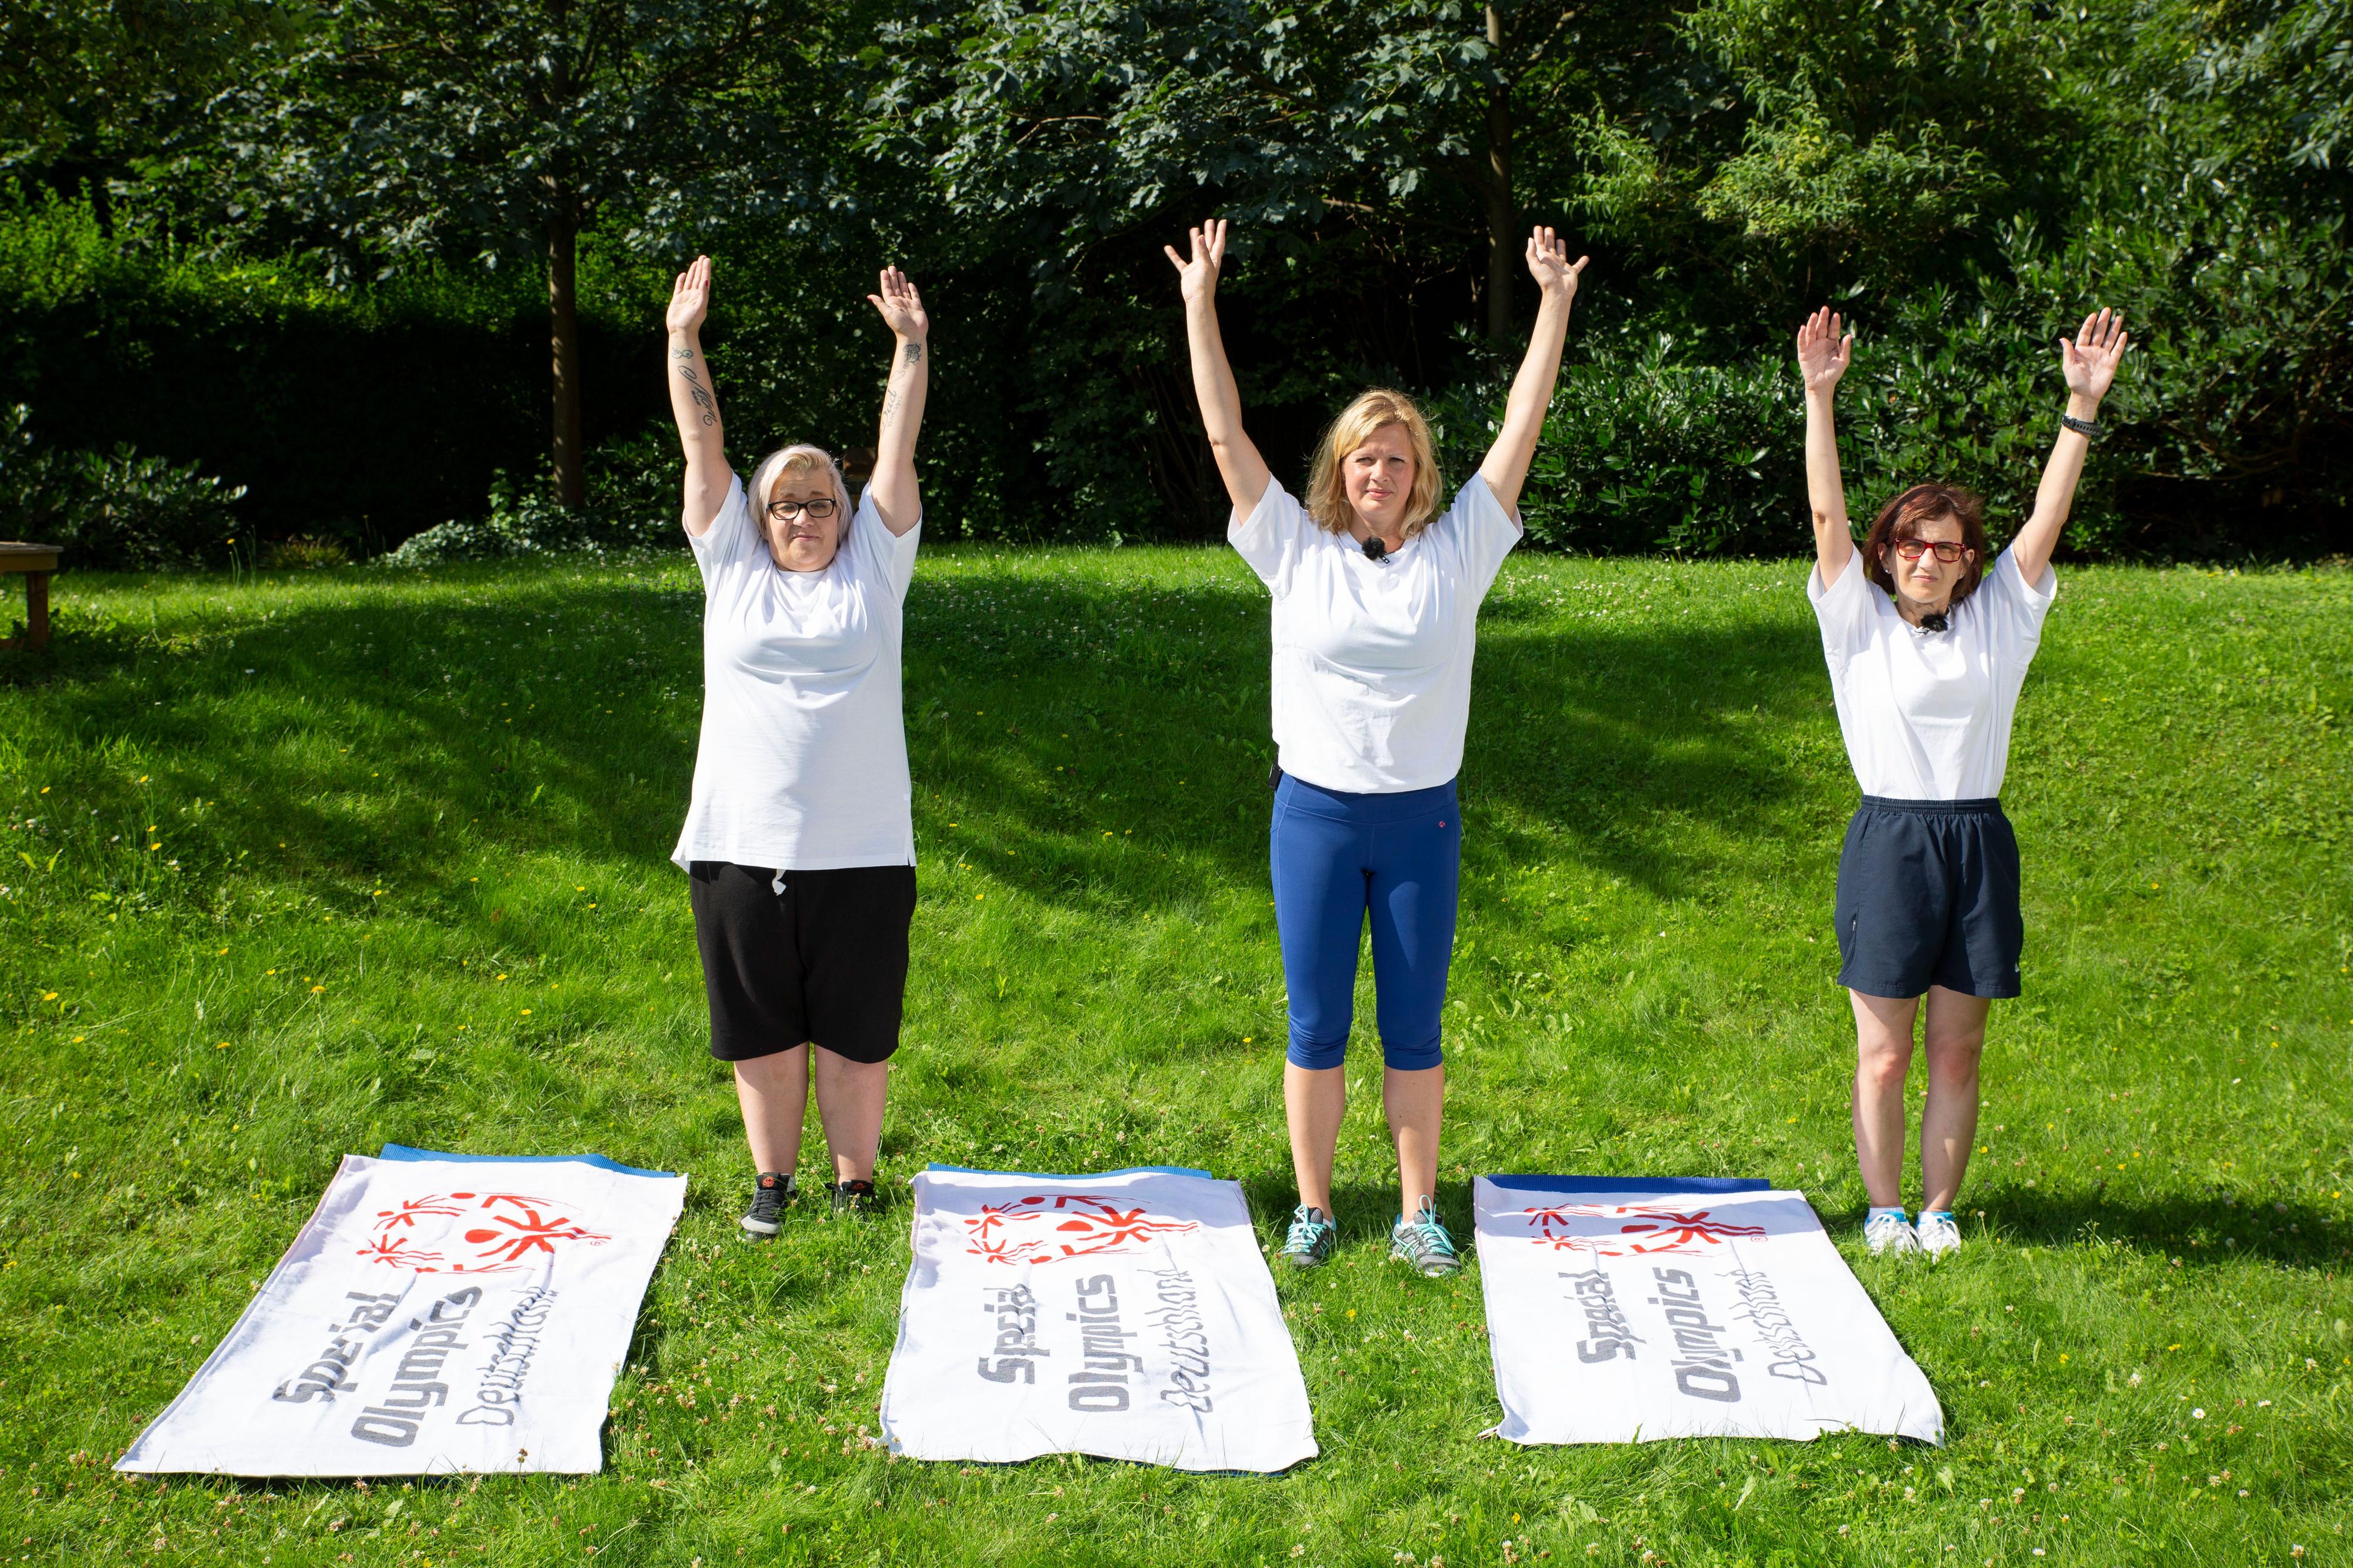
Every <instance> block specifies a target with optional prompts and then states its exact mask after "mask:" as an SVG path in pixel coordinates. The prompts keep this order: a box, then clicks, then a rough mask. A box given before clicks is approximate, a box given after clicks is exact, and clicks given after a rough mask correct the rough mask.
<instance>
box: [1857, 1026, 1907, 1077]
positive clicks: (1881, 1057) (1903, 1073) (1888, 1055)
mask: <svg viewBox="0 0 2353 1568" xmlns="http://www.w3.org/2000/svg"><path fill="white" fill-rule="evenodd" d="M1911 1075H1912V1042H1911V1041H1909V1040H1885V1039H1881V1040H1874V1039H1868V1038H1866V1039H1864V1040H1862V1042H1860V1044H1859V1045H1858V1046H1857V1047H1856V1051H1855V1076H1856V1077H1857V1078H1859V1079H1862V1081H1863V1082H1865V1083H1869V1084H1873V1085H1874V1086H1876V1087H1878V1088H1881V1089H1901V1088H1903V1087H1904V1080H1905V1079H1907V1078H1909V1077H1910V1076H1911Z"/></svg>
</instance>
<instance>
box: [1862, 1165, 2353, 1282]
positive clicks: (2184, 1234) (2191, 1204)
mask: <svg viewBox="0 0 2353 1568" xmlns="http://www.w3.org/2000/svg"><path fill="white" fill-rule="evenodd" d="M1978 1207H1982V1208H1983V1209H1984V1210H1985V1214H1986V1220H1987V1223H1989V1224H1990V1225H1992V1226H1995V1227H1996V1229H1997V1231H1998V1233H1999V1234H2000V1236H2002V1237H2004V1238H2005V1239H2007V1240H2010V1241H2012V1242H2027V1243H2031V1244H2033V1245H2035V1246H2047V1247H2061V1246H2070V1245H2083V1244H2085V1243H2103V1244H2105V1245H2107V1246H2111V1247H2134V1248H2136V1249H2137V1250H2140V1251H2143V1252H2149V1253H2154V1254H2157V1255H2158V1256H2160V1257H2163V1258H2168V1259H2171V1260H2175V1261H2178V1262H2179V1264H2180V1265H2181V1267H2182V1268H2208V1267H2211V1266H2213V1265H2215V1264H2219V1263H2225V1262H2232V1261H2235V1260H2237V1259H2239V1258H2259V1259H2261V1260H2263V1262H2265V1263H2269V1264H2274V1265H2277V1266H2279V1267H2281V1268H2302V1269H2322V1270H2340V1269H2342V1268H2345V1266H2346V1259H2347V1258H2348V1257H2353V1245H2348V1244H2353V1234H2348V1230H2347V1228H2346V1227H2345V1226H2343V1225H2341V1224H2340V1223H2338V1222H2337V1220H2336V1219H2335V1218H2334V1217H2333V1216H2332V1215H2329V1214H2328V1213H2327V1212H2326V1211H2325V1210H2323V1209H2321V1208H2317V1207H2316V1206H2314V1205H2311V1204H2309V1203H2305V1202H2301V1201H2290V1202H2284V1203H2232V1202H2230V1201H2228V1200H2226V1199H2224V1198H2223V1197H2222V1196H2221V1195H2220V1194H2214V1195H2211V1196H2201V1195H2200V1194H2194V1193H2179V1194H2160V1193H2156V1192H2152V1191H2149V1190H2147V1189H2143V1188H2134V1189H2132V1190H2129V1191H2126V1190H2122V1189H2117V1190H2111V1189H2110V1188H2109V1187H2108V1186H2107V1184H2105V1183H2102V1184H2096V1185H2094V1186H2093V1187H2092V1188H2091V1189H2090V1190H2089V1191H2087V1192H2084V1193H2081V1194H2066V1193H2051V1194H2043V1193H2042V1192H2041V1191H2040V1190H2037V1191H2034V1192H2024V1191H2020V1190H2017V1189H2011V1190H2009V1191H2005V1192H2003V1193H2002V1194H2000V1197H1999V1199H1998V1200H1996V1199H1992V1198H1986V1197H1974V1198H1969V1199H1968V1208H1969V1209H1975V1208H1978ZM1964 1212H1968V1211H1967V1210H1965V1211H1964ZM1853 1217H1854V1219H1855V1221H1856V1223H1858V1224H1860V1223H1861V1220H1862V1211H1861V1210H1860V1209H1858V1210H1857V1211H1856V1212H1855V1215H1854V1216H1853Z"/></svg>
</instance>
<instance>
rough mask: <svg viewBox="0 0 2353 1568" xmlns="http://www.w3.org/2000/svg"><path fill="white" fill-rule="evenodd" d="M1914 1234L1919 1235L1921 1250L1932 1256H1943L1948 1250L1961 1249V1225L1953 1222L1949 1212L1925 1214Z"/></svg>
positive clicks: (1956, 1250)
mask: <svg viewBox="0 0 2353 1568" xmlns="http://www.w3.org/2000/svg"><path fill="white" fill-rule="evenodd" d="M1914 1234H1915V1236H1917V1237H1919V1241H1920V1250H1921V1251H1922V1252H1924V1253H1926V1254H1927V1255H1928V1256H1929V1257H1931V1258H1942V1257H1943V1256H1944V1255H1945V1254H1947V1252H1958V1251H1959V1250H1960V1249H1961V1227H1960V1226H1957V1225H1955V1224H1954V1223H1953V1216H1952V1215H1949V1214H1924V1215H1921V1216H1920V1224H1919V1226H1918V1227H1917V1228H1916V1229H1915V1232H1914Z"/></svg>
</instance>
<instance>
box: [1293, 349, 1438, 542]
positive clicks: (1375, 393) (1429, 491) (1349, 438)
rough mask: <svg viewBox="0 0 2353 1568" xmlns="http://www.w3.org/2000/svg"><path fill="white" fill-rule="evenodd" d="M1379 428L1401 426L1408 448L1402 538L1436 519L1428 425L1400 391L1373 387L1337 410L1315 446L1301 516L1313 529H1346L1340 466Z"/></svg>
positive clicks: (1434, 461)
mask: <svg viewBox="0 0 2353 1568" xmlns="http://www.w3.org/2000/svg"><path fill="white" fill-rule="evenodd" d="M1384 425H1402V426H1405V433H1406V437H1407V439H1408V440H1409V441H1410V442H1411V443H1412V446H1413V493H1412V494H1411V495H1410V496H1409V497H1407V498H1406V508H1405V536H1406V537H1407V538H1408V539H1411V538H1412V537H1413V536H1414V535H1415V534H1417V533H1419V532H1420V531H1422V530H1423V529H1425V528H1428V527H1429V526H1430V522H1431V521H1432V520H1433V519H1435V518H1436V517H1437V516H1438V492H1439V486H1440V475H1439V472H1438V446H1437V443H1435V442H1434V441H1432V440H1431V439H1430V421H1429V420H1427V419H1425V418H1423V417H1422V416H1421V410H1420V409H1419V407H1417V406H1415V405H1414V401H1413V399H1412V398H1410V397H1408V396H1407V395H1405V394H1404V393H1402V392H1391V391H1390V390H1389V389H1388V388H1387V387H1385V386H1377V387H1375V388H1373V389H1372V390H1371V391H1370V392H1366V393H1362V394H1359V395H1357V398H1356V401H1355V402H1354V403H1351V404H1350V405H1348V406H1347V407H1345V408H1344V409H1342V410H1340V417H1338V418H1337V419H1335V420H1333V421H1332V425H1331V427H1330V428H1329V429H1327V430H1325V431H1324V439H1323V440H1322V441H1320V442H1318V443H1317V444H1316V447H1315V462H1314V466H1313V467H1312V468H1309V469H1308V473H1307V515H1308V516H1309V517H1312V518H1314V520H1315V524H1316V526H1317V527H1319V528H1322V529H1324V530H1325V531H1328V532H1332V533H1345V532H1347V531H1348V525H1349V524H1350V523H1351V522H1352V521H1355V519H1356V511H1355V509H1353V508H1352V507H1350V506H1349V505H1348V487H1347V481H1346V479H1345V478H1344V477H1343V476H1342V475H1341V472H1340V465H1341V464H1342V463H1343V462H1345V461H1346V460H1347V458H1348V455H1349V454H1350V453H1352V452H1354V451H1355V450H1356V448H1357V447H1361V446H1363V445H1364V444H1365V443H1366V441H1367V440H1368V439H1370V438H1371V437H1372V434H1373V432H1374V431H1376V430H1378V429H1379V428H1380V427H1381V426H1384Z"/></svg>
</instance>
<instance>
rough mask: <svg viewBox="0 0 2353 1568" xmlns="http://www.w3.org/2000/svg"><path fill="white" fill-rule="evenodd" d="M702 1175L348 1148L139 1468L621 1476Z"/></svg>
mask: <svg viewBox="0 0 2353 1568" xmlns="http://www.w3.org/2000/svg"><path fill="white" fill-rule="evenodd" d="M685 1197H686V1178H685V1177H684V1176H680V1175H671V1174H670V1173H666V1172H659V1171H637V1170H632V1169H630V1168H629V1167H628V1166H626V1165H617V1164H614V1163H612V1162H611V1161H609V1160H606V1159H604V1158H602V1157H601V1156H597V1155H593V1154H592V1155H585V1156H582V1157H580V1158H577V1159H564V1158H557V1159H512V1160H510V1159H499V1158H496V1157H480V1156H470V1155H461V1154H434V1153H428V1152H425V1151H423V1150H417V1149H406V1148H403V1147H401V1146H400V1145H398V1144H388V1145H386V1146H385V1152H384V1154H383V1156H382V1157H381V1158H378V1159H373V1160H371V1159H369V1158H367V1157H366V1156H364V1155H360V1154H346V1155H345V1156H343V1165H342V1167H341V1168H340V1169H338V1170H337V1171H336V1172H335V1178H334V1180H333V1181H332V1182H331V1183H329V1184H328V1185H327V1192H326V1195H325V1196H324V1197H322V1198H321V1199H320V1200H319V1206H318V1208H317V1210H316V1211H315V1212H313V1213H312V1215H311V1219H310V1223H308V1224H307V1225H305V1226H303V1227H302V1230H301V1234H300V1235H298V1236H297V1237H295V1238H294V1245H293V1246H292V1247H289V1248H288V1249H287V1252H286V1256H285V1257H284V1258H280V1260H279V1264H278V1267H277V1268H275V1269H274V1270H272V1271H271V1273H270V1276H269V1280H268V1281H267V1282H266V1283H265V1284H264V1285H263V1286H262V1288H261V1293H260V1294H259V1295H258V1296H256V1297H255V1298H254V1299H253V1301H252V1303H251V1304H250V1305H248V1307H247V1308H246V1310H245V1315H244V1316H242V1317H240V1318H239V1319H237V1326H236V1327H235V1328H233V1329H231V1330H230V1331H229V1334H228V1337H227V1339H225V1340H223V1341H222V1342H221V1343H220V1347H219V1348H218V1349H216V1350H215V1351H214V1352H213V1353H212V1354H211V1356H209V1357H208V1358H206V1362H205V1364H204V1365H203V1366H202V1367H201V1368H199V1369H198V1370H197V1372H196V1375H195V1377H194V1378H192V1379H190V1380H189V1383H188V1385H187V1387H186V1388H185V1389H183V1390H181V1392H180V1396H179V1397H178V1398H177V1399H174V1401H173V1402H172V1403H171V1405H170V1406H169V1407H168V1408H166V1409H165V1410H164V1414H163V1415H159V1416H157V1417H156V1418H155V1420H154V1422H153V1425H151V1426H149V1427H148V1428H147V1430H146V1431H144V1432H142V1433H141V1434H140V1435H139V1440H138V1441H137V1442H135V1443H133V1444H132V1445H131V1447H130V1449H129V1450H128V1451H127V1452H125V1453H124V1455H123V1456H122V1458H121V1462H120V1463H118V1464H117V1465H116V1466H115V1468H117V1469H119V1470H143V1471H165V1472H170V1473H174V1474H178V1473H183V1472H194V1473H197V1474H206V1475H227V1476H409V1475H427V1474H439V1473H447V1472H450V1471H482V1470H504V1471H511V1472H512V1471H529V1470H553V1471H558V1472H562V1473H566V1474H586V1473H588V1472H592V1471H595V1470H596V1469H599V1468H602V1465H603V1459H604V1452H603V1446H602V1442H601V1440H600V1436H599V1434H600V1433H601V1431H602V1429H603V1426H604V1424H605V1406H606V1399H607V1395H609V1394H611V1392H612V1387H613V1377H614V1374H615V1373H617V1372H618V1371H619V1370H620V1365H621V1362H622V1358H623V1357H624V1356H625V1355H626V1354H627V1353H628V1347H629V1335H630V1332H631V1330H632V1327H633V1326H634V1324H635V1323H636V1321H637V1316H638V1302H639V1301H640V1300H642V1299H643V1298H644V1296H645V1291H646V1281H647V1280H648V1279H649V1278H650V1277H651V1275H652V1273H653V1268H654V1264H655V1262H656V1261H657V1260H658V1259H659V1258H660V1257H661V1250H662V1247H663V1244H664V1243H665V1242H667V1241H668V1239H669V1237H670V1227H671V1226H674V1225H676V1224H677V1223H678V1215H679V1208H680V1205H681V1204H682V1203H683V1202H684V1201H685Z"/></svg>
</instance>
